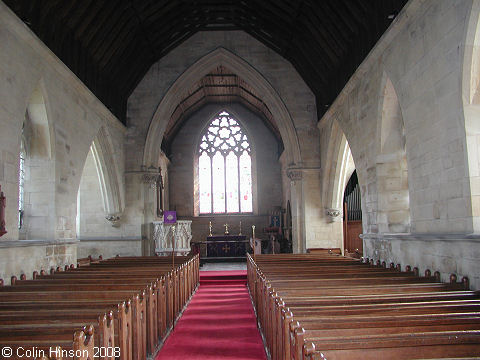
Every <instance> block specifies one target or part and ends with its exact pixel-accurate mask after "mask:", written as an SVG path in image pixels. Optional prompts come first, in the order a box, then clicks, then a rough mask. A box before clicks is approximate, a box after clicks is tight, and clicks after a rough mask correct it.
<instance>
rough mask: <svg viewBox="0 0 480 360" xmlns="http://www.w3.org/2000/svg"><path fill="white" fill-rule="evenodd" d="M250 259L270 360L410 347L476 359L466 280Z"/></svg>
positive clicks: (348, 262)
mask: <svg viewBox="0 0 480 360" xmlns="http://www.w3.org/2000/svg"><path fill="white" fill-rule="evenodd" d="M255 260H256V261H255V262H254V260H253V258H252V257H251V256H249V257H248V260H247V278H248V286H249V288H250V293H251V295H252V300H253V302H254V305H255V309H256V313H257V317H258V320H259V325H260V327H261V329H262V331H263V333H264V336H265V340H266V344H267V348H268V349H269V351H270V354H271V357H272V359H274V360H280V359H281V360H283V359H298V360H300V359H331V358H334V359H357V358H358V359H360V358H362V359H363V358H372V359H373V358H392V359H402V358H404V356H407V354H415V352H414V351H413V350H412V349H415V348H418V349H419V353H421V354H422V355H425V358H435V357H438V358H441V357H443V356H444V355H445V354H447V353H448V354H454V353H455V351H457V354H458V355H459V356H462V357H463V356H475V355H478V351H477V352H475V351H474V349H477V350H478V349H479V347H478V344H479V342H478V340H479V338H480V337H479V334H480V293H479V292H473V291H469V290H468V281H467V282H465V281H462V282H456V281H455V277H452V280H451V282H450V283H440V282H439V274H435V275H434V276H431V275H430V272H429V271H426V276H425V277H419V276H418V270H417V269H414V270H415V271H412V270H411V268H410V267H408V266H407V267H406V270H407V271H405V272H400V271H399V269H400V267H399V266H398V265H397V267H396V268H393V266H391V267H390V268H388V269H387V268H386V266H385V264H384V265H383V266H379V265H381V264H380V263H377V266H372V264H371V263H362V262H361V261H358V260H356V259H351V258H345V257H340V256H333V255H331V254H320V255H313V254H307V255H283V254H282V255H279V256H272V255H260V256H258V255H257V256H256V259H255ZM412 334H414V335H413V336H412ZM452 336H453V337H455V340H454V341H453V340H451V339H450V337H452ZM418 339H421V341H420V342H419V341H418ZM449 339H450V341H449ZM346 344H350V345H346ZM352 344H353V345H352ZM476 346H477V348H476ZM377 348H381V349H382V350H384V351H385V353H381V352H380V351H378V350H377ZM409 349H410V350H409ZM442 349H444V350H445V352H442ZM409 351H410V352H409ZM327 354H328V356H327ZM385 354H387V355H385ZM407 357H408V356H407Z"/></svg>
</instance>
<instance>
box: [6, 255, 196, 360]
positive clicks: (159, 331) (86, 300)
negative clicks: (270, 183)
mask: <svg viewBox="0 0 480 360" xmlns="http://www.w3.org/2000/svg"><path fill="white" fill-rule="evenodd" d="M170 260H171V259H170ZM181 260H182V261H186V263H184V264H180V265H178V266H177V268H176V269H173V271H172V268H171V263H170V261H165V260H164V259H161V258H156V259H155V258H145V259H136V258H135V259H120V261H114V262H110V263H109V264H107V265H104V264H103V262H104V261H99V262H98V264H95V265H93V264H92V265H90V266H88V267H85V268H81V269H70V268H68V269H67V271H60V270H61V269H59V270H57V272H53V273H52V274H51V275H45V274H44V272H43V274H41V275H38V274H36V276H34V277H35V278H36V279H35V280H33V281H32V280H16V279H15V280H16V281H13V283H14V284H16V285H14V286H10V287H4V288H0V323H1V322H2V320H3V321H5V322H7V323H9V325H10V326H14V327H15V328H16V329H15V331H14V332H12V333H10V334H8V333H7V332H6V329H2V326H1V325H0V340H1V339H2V335H4V337H8V338H9V339H10V340H11V341H13V339H17V340H18V341H19V342H21V341H22V340H21V336H27V334H28V336H31V337H35V338H38V342H39V344H40V343H42V341H40V339H43V342H44V343H45V342H48V341H51V340H49V337H51V338H53V337H54V336H55V335H57V334H59V332H60V329H63V330H65V331H66V333H68V332H69V331H68V330H70V329H71V328H72V324H76V325H78V324H79V323H78V321H79V320H80V319H83V320H92V319H91V317H92V316H94V315H95V314H98V313H100V312H101V311H104V310H105V307H109V306H110V307H111V306H112V305H115V304H117V305H118V301H119V300H121V299H122V298H126V297H129V298H132V296H133V301H132V306H131V308H132V310H130V311H129V314H130V316H131V320H130V322H128V321H127V320H122V319H121V318H120V314H119V315H117V317H116V319H115V321H118V322H119V324H122V323H123V324H124V325H123V327H124V328H125V330H126V331H127V333H128V335H126V336H124V338H125V337H126V339H127V340H126V343H127V344H123V345H122V346H123V347H127V350H125V351H123V353H124V354H129V353H131V352H132V351H130V350H128V346H130V348H131V349H133V356H131V357H127V356H125V357H123V356H122V358H125V359H130V358H133V359H143V358H145V357H146V354H147V350H146V346H147V338H148V346H149V351H150V352H153V351H154V350H155V348H156V346H157V345H158V344H159V342H160V341H161V339H160V338H161V337H162V336H164V335H165V334H166V333H167V331H166V330H167V319H166V318H167V316H165V315H166V313H167V311H166V310H167V308H168V313H169V317H170V321H171V322H172V323H173V320H174V319H175V317H176V316H177V314H178V312H180V310H181V308H182V307H183V306H184V305H185V303H186V302H187V301H188V298H189V297H190V296H191V295H192V294H193V292H194V290H195V288H196V286H197V284H198V283H196V282H195V281H196V280H195V279H198V274H199V273H198V256H197V257H194V258H183V259H181ZM139 261H141V262H139ZM119 262H120V263H119ZM147 262H148V264H147ZM178 263H179V262H177V264H178ZM94 267H96V268H94ZM85 269H89V270H86V271H84V270H85ZM159 274H162V276H161V278H159V276H158V275H159ZM127 276H129V277H130V279H127V278H126V277H127ZM22 278H23V279H24V278H25V277H22ZM129 280H130V281H131V283H129ZM77 281H79V282H78V283H76V282H77ZM174 285H175V289H174V288H173V286H174ZM173 290H175V294H174V291H173ZM138 293H140V296H138ZM135 294H137V295H136V296H135ZM32 297H34V298H35V301H25V299H28V298H32ZM173 299H175V302H173ZM147 303H148V304H147ZM22 306H23V307H24V309H27V310H20V309H21V307H22ZM35 306H37V307H35ZM19 307H20V308H19ZM28 309H30V310H35V311H34V314H33V313H32V311H30V313H28ZM39 309H42V310H40V311H39ZM86 309H87V310H86ZM88 309H90V313H89V314H87V313H88V311H89V310H88ZM62 311H63V314H61V312H62ZM4 312H9V313H10V315H8V314H4ZM72 314H73V318H72ZM160 315H161V316H160ZM89 316H90V318H89ZM58 318H62V319H63V320H60V322H59V320H58ZM50 319H57V320H53V321H50ZM74 321H77V322H74ZM52 322H53V323H55V325H53V324H52ZM68 322H70V325H69V323H68ZM146 324H147V325H146ZM26 325H30V326H32V325H33V327H36V328H37V329H42V333H43V335H38V336H37V335H35V334H34V332H32V331H31V330H29V329H28V328H27V327H26ZM100 325H101V323H100V322H99V323H98V325H96V326H97V328H98V329H99V331H100V329H101V327H100ZM112 325H113V322H112ZM69 326H70V327H69ZM113 328H114V327H113V326H112V329H113ZM118 328H119V329H121V326H118ZM147 329H148V331H147ZM4 330H5V331H4ZM2 331H3V332H2ZM119 331H120V330H119ZM147 333H148V335H147ZM98 336H99V338H102V337H101V335H98ZM120 337H121V333H116V334H115V335H114V336H112V337H111V341H115V340H114V339H115V338H117V339H119V338H120ZM60 338H61V336H59V337H58V340H59V341H63V342H62V344H63V345H64V346H66V345H65V344H66V343H68V341H67V342H65V341H64V340H61V339H60ZM128 343H130V344H128Z"/></svg>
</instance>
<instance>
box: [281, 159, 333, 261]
mask: <svg viewBox="0 0 480 360" xmlns="http://www.w3.org/2000/svg"><path fill="white" fill-rule="evenodd" d="M287 176H288V178H289V179H290V193H291V206H292V228H293V229H292V235H293V236H292V241H293V244H292V247H293V252H295V253H304V252H306V251H307V249H308V248H315V247H327V246H326V245H325V244H324V242H325V241H324V239H323V237H322V231H321V230H322V228H323V224H324V223H325V217H324V215H323V211H324V209H323V206H322V203H321V194H320V190H321V188H320V169H319V168H294V169H289V170H287Z"/></svg>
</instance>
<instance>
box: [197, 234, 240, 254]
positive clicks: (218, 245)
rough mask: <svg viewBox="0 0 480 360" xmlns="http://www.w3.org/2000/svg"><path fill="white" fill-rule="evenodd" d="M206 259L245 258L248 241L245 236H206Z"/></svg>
mask: <svg viewBox="0 0 480 360" xmlns="http://www.w3.org/2000/svg"><path fill="white" fill-rule="evenodd" d="M206 244H207V258H245V257H246V254H247V249H248V240H247V238H246V236H245V235H213V236H207V241H206Z"/></svg>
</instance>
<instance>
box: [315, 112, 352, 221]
mask: <svg viewBox="0 0 480 360" xmlns="http://www.w3.org/2000/svg"><path fill="white" fill-rule="evenodd" d="M329 139H330V140H329V145H328V150H327V159H326V164H325V166H322V168H324V169H325V171H328V175H327V176H326V177H325V178H324V186H323V188H324V189H325V190H324V194H323V196H324V199H325V207H326V208H327V209H335V210H339V211H342V208H343V192H344V190H345V186H346V185H347V181H348V179H350V176H351V175H352V173H353V172H354V171H355V163H354V161H353V157H352V152H351V150H350V146H349V145H348V141H347V138H346V136H345V133H344V132H343V131H342V129H341V128H340V125H339V124H338V121H337V120H334V121H333V123H332V126H331V129H330V133H329Z"/></svg>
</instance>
